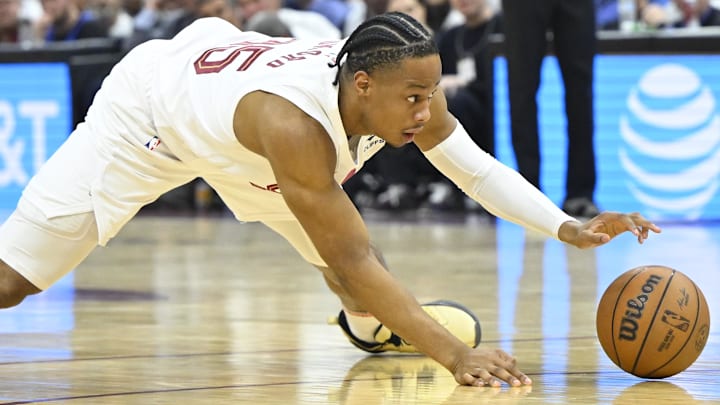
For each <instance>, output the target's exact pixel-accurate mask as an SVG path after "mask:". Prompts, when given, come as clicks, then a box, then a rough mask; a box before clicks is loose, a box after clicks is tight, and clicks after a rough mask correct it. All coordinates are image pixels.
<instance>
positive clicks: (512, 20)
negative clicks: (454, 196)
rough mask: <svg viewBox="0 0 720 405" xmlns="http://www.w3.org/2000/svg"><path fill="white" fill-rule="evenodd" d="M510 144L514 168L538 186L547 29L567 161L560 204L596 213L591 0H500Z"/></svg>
mask: <svg viewBox="0 0 720 405" xmlns="http://www.w3.org/2000/svg"><path fill="white" fill-rule="evenodd" d="M502 10H503V18H504V20H503V23H504V24H503V25H504V28H505V55H506V57H507V64H508V87H509V96H510V122H511V133H512V145H513V150H514V152H515V159H516V161H517V166H518V171H519V172H520V174H522V175H523V176H524V177H525V178H526V179H527V180H528V181H530V182H531V183H532V184H534V185H535V186H536V187H538V188H540V187H541V185H540V160H541V159H540V158H541V157H540V139H539V137H540V134H539V128H538V108H537V101H536V97H537V91H538V89H539V86H540V69H541V66H542V61H543V59H544V57H545V55H546V53H547V35H546V34H547V31H548V30H550V31H552V34H553V45H554V53H555V55H556V56H557V60H558V63H559V65H560V71H561V73H562V79H563V85H564V86H563V87H564V90H565V116H566V118H567V140H568V142H567V163H566V178H565V199H564V202H563V204H562V208H563V210H564V211H565V212H567V213H568V214H569V215H572V216H575V217H592V216H595V215H597V214H598V208H597V206H596V205H595V202H594V193H595V182H596V176H597V174H596V173H597V168H596V166H595V149H594V140H593V138H594V130H595V127H594V125H595V124H594V115H593V114H594V111H593V108H594V107H593V79H594V59H595V50H596V42H597V39H596V33H595V2H594V1H593V0H533V1H526V0H503V2H502Z"/></svg>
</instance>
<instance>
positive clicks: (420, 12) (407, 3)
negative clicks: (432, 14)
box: [387, 0, 432, 32]
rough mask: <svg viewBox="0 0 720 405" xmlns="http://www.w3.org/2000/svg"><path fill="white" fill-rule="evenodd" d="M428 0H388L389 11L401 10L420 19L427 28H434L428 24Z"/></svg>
mask: <svg viewBox="0 0 720 405" xmlns="http://www.w3.org/2000/svg"><path fill="white" fill-rule="evenodd" d="M425 1H426V0H390V1H389V2H388V7H387V11H388V12H390V11H399V12H401V13H405V14H407V15H409V16H410V17H412V18H414V19H416V20H418V21H419V22H421V23H422V24H423V25H425V27H426V28H429V29H430V31H431V32H432V29H431V28H430V27H428V25H427V3H426V2H425Z"/></svg>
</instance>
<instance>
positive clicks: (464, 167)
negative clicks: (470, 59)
mask: <svg viewBox="0 0 720 405" xmlns="http://www.w3.org/2000/svg"><path fill="white" fill-rule="evenodd" d="M425 156H426V157H427V158H428V159H429V160H430V162H431V163H432V164H433V165H434V166H435V167H437V168H438V170H440V171H441V172H442V173H443V174H444V175H445V176H447V177H448V178H449V179H450V180H452V181H453V182H454V183H455V184H456V185H457V186H458V187H460V188H461V189H462V190H463V191H464V192H465V193H467V194H468V195H469V196H470V197H472V198H473V199H474V200H476V201H478V202H479V203H480V204H482V205H483V207H485V209H487V210H488V211H490V212H491V213H493V214H495V215H496V216H498V217H500V218H503V219H506V220H508V221H511V222H515V223H517V224H520V225H522V226H524V227H526V228H531V229H535V230H537V231H540V232H543V233H545V234H547V235H549V236H552V237H555V238H558V237H559V235H558V231H559V228H560V226H561V225H562V224H563V223H564V222H567V221H573V220H574V219H573V218H572V217H570V216H568V215H567V214H565V213H564V212H563V211H562V210H560V209H559V208H558V207H557V206H556V205H555V204H554V203H553V202H552V201H550V199H548V198H547V196H545V195H544V194H543V193H542V192H541V191H540V190H538V189H537V188H535V187H534V186H533V185H532V184H530V183H529V182H528V181H526V180H525V179H524V178H523V177H522V176H520V174H519V173H517V172H516V171H514V170H512V169H510V168H509V167H507V166H505V165H503V164H501V163H500V162H498V161H497V160H495V158H493V157H492V156H490V155H489V154H488V153H486V152H485V151H483V150H482V149H480V148H479V147H478V146H477V145H476V144H475V143H474V142H473V141H472V139H470V137H469V136H468V134H467V133H466V132H465V130H464V129H463V128H462V126H461V125H460V124H458V125H457V126H456V128H455V130H454V131H453V133H452V134H451V135H450V136H449V137H448V138H447V139H445V140H444V141H443V142H442V143H440V144H439V145H437V146H436V147H435V148H433V149H431V150H429V151H426V152H425Z"/></svg>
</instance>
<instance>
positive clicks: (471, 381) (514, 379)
mask: <svg viewBox="0 0 720 405" xmlns="http://www.w3.org/2000/svg"><path fill="white" fill-rule="evenodd" d="M451 371H452V372H453V375H454V376H455V381H457V382H458V383H459V384H462V385H472V386H475V387H499V386H501V385H502V383H503V382H505V383H507V384H508V385H510V386H512V387H519V386H522V385H530V384H532V380H531V379H530V378H529V377H528V376H526V375H525V374H523V373H522V372H521V371H520V369H518V367H517V364H516V361H515V357H513V356H511V355H509V354H507V353H505V352H504V351H502V350H500V349H481V348H476V349H469V350H468V351H467V352H465V353H464V354H463V355H462V356H460V359H459V360H458V362H457V363H456V365H455V367H454V370H451Z"/></svg>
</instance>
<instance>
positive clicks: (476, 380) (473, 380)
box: [461, 373, 485, 387]
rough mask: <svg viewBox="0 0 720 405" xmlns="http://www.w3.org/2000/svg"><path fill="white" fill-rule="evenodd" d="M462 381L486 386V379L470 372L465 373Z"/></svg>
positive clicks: (477, 385) (467, 383)
mask: <svg viewBox="0 0 720 405" xmlns="http://www.w3.org/2000/svg"><path fill="white" fill-rule="evenodd" d="M461 382H462V383H463V384H465V385H472V386H475V387H484V386H485V381H483V380H482V378H479V377H475V376H474V375H472V374H470V373H465V374H463V376H462V381H461Z"/></svg>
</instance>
